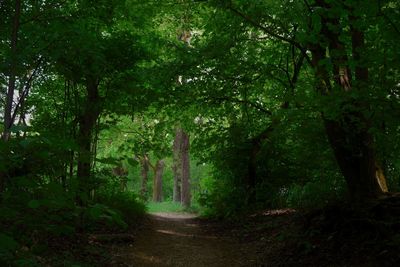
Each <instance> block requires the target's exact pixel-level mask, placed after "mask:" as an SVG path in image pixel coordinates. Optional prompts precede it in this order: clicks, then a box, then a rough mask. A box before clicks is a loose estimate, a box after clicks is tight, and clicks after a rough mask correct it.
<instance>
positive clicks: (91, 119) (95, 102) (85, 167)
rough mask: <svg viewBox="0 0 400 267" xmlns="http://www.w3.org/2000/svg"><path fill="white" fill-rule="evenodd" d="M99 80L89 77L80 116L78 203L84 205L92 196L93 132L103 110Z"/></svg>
mask: <svg viewBox="0 0 400 267" xmlns="http://www.w3.org/2000/svg"><path fill="white" fill-rule="evenodd" d="M98 85H99V84H98V82H97V81H96V80H95V79H88V82H87V86H86V89H87V98H86V103H85V108H84V111H83V113H82V114H81V115H80V117H79V129H78V135H77V142H78V145H79V152H78V168H77V179H78V186H79V188H78V199H77V200H78V203H79V204H80V205H84V204H85V203H86V201H87V200H89V196H90V190H91V188H90V176H91V164H92V161H93V155H92V151H91V150H92V133H93V129H94V127H95V125H96V121H97V119H98V117H99V116H100V112H101V98H100V96H99V92H98Z"/></svg>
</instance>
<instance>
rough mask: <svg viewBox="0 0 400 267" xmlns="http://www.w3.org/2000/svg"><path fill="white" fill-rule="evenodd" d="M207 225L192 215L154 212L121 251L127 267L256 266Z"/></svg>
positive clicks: (234, 245)
mask: <svg viewBox="0 0 400 267" xmlns="http://www.w3.org/2000/svg"><path fill="white" fill-rule="evenodd" d="M211 228H212V227H210V226H209V225H208V224H207V222H205V221H202V220H200V219H198V218H197V217H196V216H195V215H193V214H183V213H153V214H150V215H149V217H148V220H147V222H146V224H145V227H144V228H143V229H142V230H141V231H140V232H139V233H138V235H137V238H136V240H135V241H134V242H133V244H130V245H129V246H127V247H124V248H119V249H118V255H116V257H118V258H119V259H118V262H124V265H125V266H138V267H142V266H143V267H146V266H155V267H156V266H157V267H161V266H167V267H168V266H174V267H175V266H176V267H179V266H182V267H183V266H185V267H191V266H193V267H197V266H198V267H211V266H224V267H235V266H254V265H252V264H251V262H250V261H248V260H246V257H245V256H246V255H245V254H246V253H245V252H244V251H241V247H240V244H239V243H238V242H237V241H236V240H234V239H232V238H230V237H224V236H222V237H221V236H219V235H218V236H217V235H216V233H215V231H214V232H213V229H211Z"/></svg>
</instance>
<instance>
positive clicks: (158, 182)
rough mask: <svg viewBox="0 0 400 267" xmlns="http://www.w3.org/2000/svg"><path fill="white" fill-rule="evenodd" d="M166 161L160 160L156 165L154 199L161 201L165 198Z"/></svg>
mask: <svg viewBox="0 0 400 267" xmlns="http://www.w3.org/2000/svg"><path fill="white" fill-rule="evenodd" d="M164 167H165V163H164V160H158V161H157V163H156V166H154V181H153V182H154V183H153V201H154V202H161V201H162V200H163V194H162V176H163V174H164Z"/></svg>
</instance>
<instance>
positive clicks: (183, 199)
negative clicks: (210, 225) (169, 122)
mask: <svg viewBox="0 0 400 267" xmlns="http://www.w3.org/2000/svg"><path fill="white" fill-rule="evenodd" d="M189 147H190V141H189V135H188V134H187V133H186V132H185V131H184V130H183V129H182V128H180V127H177V128H176V130H175V139H174V144H173V161H174V163H173V167H172V168H173V173H174V191H173V200H174V201H175V202H179V203H182V204H183V205H184V206H185V207H189V206H190V202H191V194H190V157H189Z"/></svg>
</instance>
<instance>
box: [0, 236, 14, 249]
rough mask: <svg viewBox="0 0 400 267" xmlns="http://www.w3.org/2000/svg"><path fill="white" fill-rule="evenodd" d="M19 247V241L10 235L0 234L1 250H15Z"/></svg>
mask: <svg viewBox="0 0 400 267" xmlns="http://www.w3.org/2000/svg"><path fill="white" fill-rule="evenodd" d="M17 247H18V243H17V241H15V240H14V238H12V237H11V236H9V235H6V234H0V250H15V249H17Z"/></svg>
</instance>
